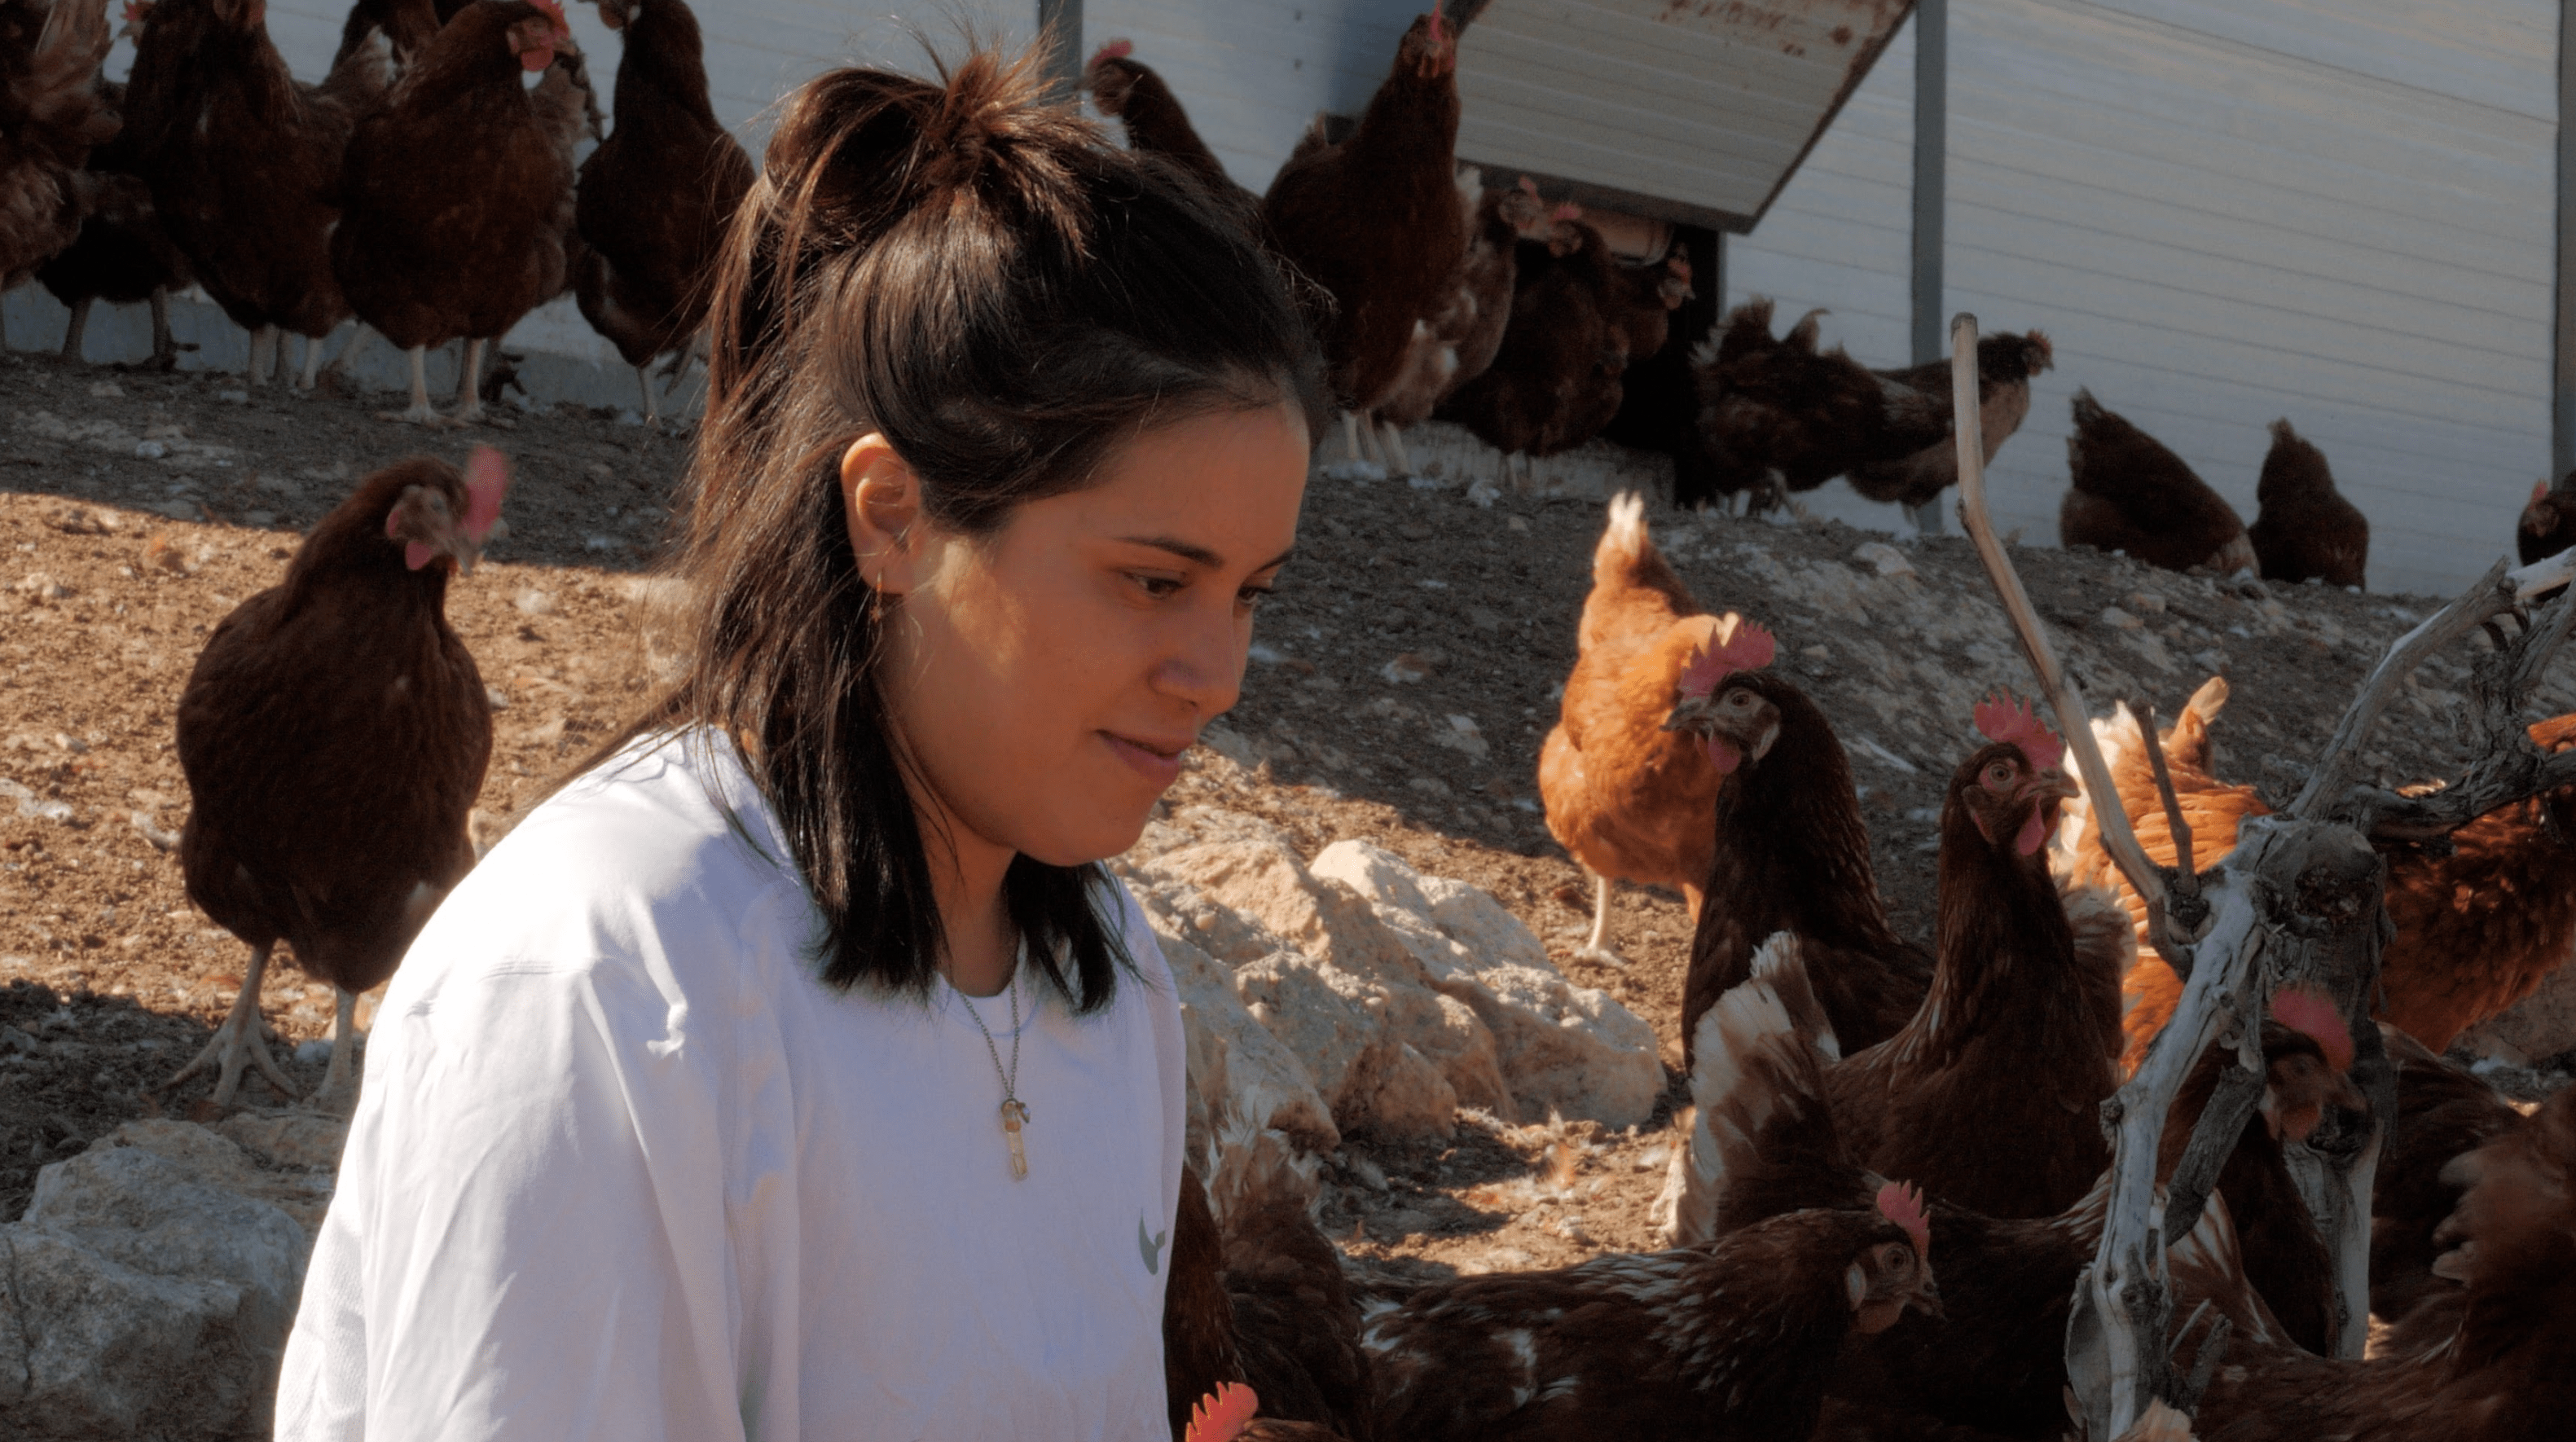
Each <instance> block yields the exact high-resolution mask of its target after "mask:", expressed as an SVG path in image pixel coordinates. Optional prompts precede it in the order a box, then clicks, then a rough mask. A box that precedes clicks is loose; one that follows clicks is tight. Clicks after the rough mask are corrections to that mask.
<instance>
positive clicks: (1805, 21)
mask: <svg viewBox="0 0 2576 1442" xmlns="http://www.w3.org/2000/svg"><path fill="white" fill-rule="evenodd" d="M1912 8H1913V6H1912V3H1911V0H1486V3H1484V4H1483V5H1481V6H1476V5H1472V4H1470V5H1454V6H1452V10H1453V11H1456V12H1463V13H1464V14H1466V16H1467V17H1468V18H1467V23H1466V24H1465V26H1464V27H1463V28H1462V30H1461V31H1460V35H1459V44H1458V93H1459V98H1460V100H1461V101H1462V106H1461V110H1462V116H1461V119H1460V121H1459V127H1458V154H1459V158H1460V159H1462V160H1468V161H1473V162H1475V163H1477V164H1480V165H1484V166H1486V167H1487V168H1488V169H1491V170H1495V171H1499V172H1507V173H1509V172H1518V173H1528V174H1534V175H1538V176H1541V177H1544V178H1547V179H1549V180H1552V181H1557V182H1562V183H1563V184H1562V185H1561V186H1559V187H1556V188H1562V189H1566V190H1568V191H1570V192H1572V193H1573V194H1574V195H1575V196H1576V198H1578V199H1579V198H1581V197H1582V195H1583V194H1585V193H1586V192H1591V193H1595V194H1599V195H1601V196H1603V197H1605V198H1606V197H1609V196H1612V195H1617V196H1620V197H1622V198H1625V199H1627V200H1628V201H1629V203H1630V205H1631V208H1640V207H1638V206H1636V204H1635V202H1636V201H1638V200H1643V201H1646V202H1649V203H1650V204H1649V205H1647V206H1645V207H1642V208H1645V209H1649V210H1653V211H1657V212H1660V213H1661V214H1662V216H1663V217H1664V218H1666V219H1672V220H1684V221H1691V222H1694V223H1699V224H1711V225H1717V226H1720V227H1722V228H1724V229H1729V230H1739V231H1740V230H1748V229H1750V228H1752V226H1753V224H1754V223H1755V222H1756V221H1758V220H1760V219H1761V217H1762V214H1763V212H1764V211H1765V210H1767V209H1768V208H1769V207H1770V204H1771V201H1772V199H1773V198H1774V197H1775V196H1777V195H1778V194H1779V193H1780V188H1781V186H1783V185H1784V184H1786V183H1787V182H1788V179H1789V177H1790V176H1791V175H1792V174H1794V173H1795V172H1796V171H1797V168H1798V163H1799V161H1801V160H1802V159H1804V158H1805V156H1806V154H1807V151H1808V150H1809V149H1810V148H1811V147H1812V146H1813V145H1814V144H1815V142H1816V138H1817V137H1818V136H1819V135H1821V134H1823V133H1824V130H1825V127H1826V126H1828V125H1830V124H1831V123H1832V122H1833V118H1834V115H1835V113H1836V112H1837V111H1839V110H1840V109H1841V108H1842V104H1843V101H1844V100H1846V99H1847V98H1849V97H1850V95H1851V93H1852V91H1853V90H1854V89H1855V88H1856V87H1858V86H1859V84H1860V82H1861V78H1862V77H1863V76H1865V75H1867V74H1868V73H1869V68H1870V66H1871V64H1872V63H1874V62H1875V61H1876V60H1877V59H1878V57H1879V54H1880V53H1881V52H1882V51H1883V50H1885V49H1886V47H1887V43H1888V41H1889V40H1890V39H1891V38H1893V37H1894V35H1895V34H1896V31H1897V28H1898V27H1899V26H1900V25H1902V24H1903V23H1904V20H1905V16H1906V13H1907V12H1908V11H1909V10H1911V9H1912Z"/></svg>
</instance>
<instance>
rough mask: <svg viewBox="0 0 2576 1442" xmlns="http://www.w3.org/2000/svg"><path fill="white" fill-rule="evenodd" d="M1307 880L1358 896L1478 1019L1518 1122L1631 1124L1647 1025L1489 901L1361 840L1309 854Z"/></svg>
mask: <svg viewBox="0 0 2576 1442" xmlns="http://www.w3.org/2000/svg"><path fill="white" fill-rule="evenodd" d="M1313 874H1314V876H1315V878H1316V879H1317V880H1319V881H1339V882H1342V883H1344V884H1346V885H1348V886H1350V887H1351V888H1352V889H1353V890H1354V891H1356V892H1357V893H1359V894H1360V895H1361V896H1363V897H1365V898H1367V899H1368V900H1369V901H1370V902H1371V904H1372V907H1373V909H1374V910H1375V911H1376V913H1377V917H1378V919H1379V920H1380V921H1381V922H1383V923H1385V925H1386V927H1387V929H1388V930H1389V931H1391V932H1393V933H1394V934H1395V936H1396V937H1397V938H1398V939H1399V940H1400V941H1401V942H1402V944H1403V945H1404V947H1405V948H1406V950H1407V951H1408V952H1410V953H1411V954H1412V956H1413V958H1414V960H1415V962H1416V963H1417V964H1418V965H1419V966H1420V967H1421V968H1422V973H1423V976H1424V978H1425V980H1426V981H1427V982H1428V983H1429V984H1430V986H1431V987H1432V988H1433V989H1434V990H1436V991H1439V992H1440V993H1441V994H1443V995H1445V996H1448V997H1450V998H1452V999H1454V1000H1456V1001H1458V1002H1460V1003H1462V1004H1464V1005H1465V1006H1466V1007H1467V1008H1468V1009H1469V1010H1471V1011H1473V1012H1474V1013H1475V1014H1476V1018H1477V1019H1478V1020H1479V1021H1482V1022H1483V1023H1484V1024H1485V1029H1486V1030H1487V1031H1488V1032H1489V1033H1491V1035H1492V1037H1493V1040H1494V1052H1495V1058H1496V1061H1497V1063H1498V1064H1499V1065H1500V1067H1501V1069H1502V1074H1503V1081H1504V1084H1505V1085H1506V1086H1507V1087H1508V1088H1510V1090H1511V1093H1512V1097H1513V1099H1514V1101H1515V1102H1516V1103H1517V1104H1518V1106H1519V1109H1520V1111H1521V1113H1522V1114H1523V1115H1528V1116H1543V1115H1545V1114H1547V1113H1548V1112H1549V1111H1551V1110H1552V1111H1555V1112H1557V1113H1558V1114H1560V1115H1562V1116H1565V1117H1567V1118H1569V1119H1589V1120H1593V1121H1598V1122H1601V1123H1604V1124H1606V1125H1609V1126H1614V1127H1625V1126H1634V1125H1636V1124H1638V1123H1640V1122H1643V1121H1644V1120H1645V1119H1646V1118H1647V1117H1648V1116H1650V1115H1651V1114H1652V1113H1653V1112H1654V1109H1655V1101H1656V1099H1657V1097H1659V1096H1660V1095H1661V1094H1662V1092H1663V1085H1664V1073H1663V1063H1662V1061H1661V1058H1660V1054H1659V1051H1658V1048H1657V1045H1656V1041H1655V1033H1654V1028H1653V1027H1651V1026H1649V1025H1647V1023H1646V1022H1645V1020H1644V1019H1643V1018H1641V1017H1639V1016H1637V1015H1636V1014H1635V1013H1634V1012H1631V1011H1629V1010H1628V1009H1627V1008H1626V1007H1624V1006H1621V1005H1620V1004H1619V1003H1618V1002H1617V1001H1615V1000H1612V999H1611V997H1610V996H1609V995H1608V994H1607V993H1605V992H1601V991H1598V990H1594V989H1592V988H1590V987H1578V986H1576V985H1574V984H1573V983H1571V982H1569V981H1567V980H1566V979H1565V975H1564V973H1562V972H1560V971H1558V970H1557V969H1556V964H1555V963H1554V962H1552V961H1550V960H1549V959H1548V955H1547V948H1546V947H1545V946H1544V945H1542V944H1541V943H1540V941H1539V939H1538V938H1537V937H1536V936H1534V935H1532V934H1531V932H1530V930H1529V928H1528V927H1526V926H1523V925H1522V924H1521V923H1520V920H1519V919H1518V918H1516V917H1514V916H1513V915H1512V914H1511V913H1510V912H1509V911H1507V910H1505V909H1504V908H1503V905H1502V903H1501V902H1498V901H1496V900H1495V899H1494V898H1493V897H1492V896H1491V895H1490V894H1488V893H1487V892H1485V891H1482V890H1480V889H1478V888H1476V887H1473V886H1469V885H1467V884H1466V883H1464V882H1459V881H1451V880H1447V879H1445V878H1441V877H1425V876H1423V875H1421V873H1419V872H1417V871H1415V870H1414V869H1413V868H1412V867H1411V866H1410V865H1408V864H1406V862H1405V861H1404V860H1403V858H1401V857H1398V856H1396V855H1395V854H1394V853H1392V852H1390V851H1387V850H1385V849H1384V848H1382V847H1379V846H1375V845H1372V844H1370V843H1368V842H1365V841H1338V842H1335V843H1334V844H1332V845H1331V846H1328V847H1326V848H1325V849H1324V851H1323V854H1321V855H1319V856H1317V857H1316V858H1315V864H1314V868H1313Z"/></svg>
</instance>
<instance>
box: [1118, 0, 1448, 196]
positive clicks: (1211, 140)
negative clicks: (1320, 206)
mask: <svg viewBox="0 0 2576 1442" xmlns="http://www.w3.org/2000/svg"><path fill="white" fill-rule="evenodd" d="M1427 8H1429V6H1428V0H1261V3H1256V4H1249V5H1228V4H1218V3H1214V0H1083V6H1082V29H1083V43H1082V53H1083V54H1084V55H1086V56H1087V55H1089V54H1090V53H1091V52H1092V51H1093V50H1094V49H1096V48H1098V47H1099V46H1100V45H1102V44H1103V43H1105V42H1107V41H1109V40H1113V39H1118V38H1121V37H1124V38H1126V39H1129V40H1132V41H1134V42H1135V43H1136V58H1137V59H1138V60H1140V61H1142V62H1144V63H1145V64H1147V65H1150V66H1152V67H1154V71H1155V73H1156V74H1158V75H1160V76H1162V77H1163V80H1164V82H1165V83H1167V84H1169V85H1170V86H1171V87H1172V93H1173V94H1174V95H1177V96H1179V97H1180V101H1181V105H1182V107H1183V108H1185V109H1186V110H1188V111H1189V114H1190V123H1191V124H1193V125H1195V126H1197V127H1198V131H1199V134H1200V136H1201V137H1202V138H1203V139H1205V140H1206V141H1207V143H1208V145H1209V147H1210V148H1211V149H1213V150H1215V151H1216V153H1217V158H1218V159H1219V160H1222V161H1224V162H1225V168H1226V173H1227V174H1229V175H1232V176H1233V177H1234V178H1235V180H1237V181H1238V182H1240V183H1241V184H1243V185H1246V186H1249V187H1250V188H1252V189H1253V190H1256V191H1260V190H1267V189H1269V188H1270V177H1271V176H1272V175H1274V174H1276V173H1277V172H1278V169H1279V165H1280V162H1282V161H1284V160H1286V159H1287V158H1288V152H1289V151H1290V150H1291V149H1293V148H1294V147H1295V146H1296V144H1297V138H1298V137H1299V136H1300V135H1303V134H1304V133H1305V130H1306V126H1307V124H1308V122H1310V121H1311V120H1313V119H1314V117H1315V113H1316V112H1317V111H1324V110H1329V111H1332V112H1334V113H1336V114H1341V115H1357V114H1358V113H1359V112H1360V111H1361V110H1363V109H1365V108H1367V106H1368V102H1369V96H1371V95H1372V94H1375V93H1376V91H1377V87H1378V82H1380V81H1382V80H1384V79H1386V74H1387V71H1388V69H1389V68H1391V67H1392V66H1393V65H1394V64H1395V45H1396V42H1397V41H1398V40H1400V39H1402V38H1403V36H1404V30H1405V27H1406V26H1408V25H1411V24H1412V23H1413V17H1414V16H1416V15H1419V14H1421V13H1422V12H1423V11H1424V10H1425V9H1427Z"/></svg>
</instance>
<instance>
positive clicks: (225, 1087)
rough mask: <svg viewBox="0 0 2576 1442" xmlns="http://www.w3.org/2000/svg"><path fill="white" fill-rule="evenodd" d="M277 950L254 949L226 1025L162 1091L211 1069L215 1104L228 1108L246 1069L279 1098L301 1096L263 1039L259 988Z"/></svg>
mask: <svg viewBox="0 0 2576 1442" xmlns="http://www.w3.org/2000/svg"><path fill="white" fill-rule="evenodd" d="M273 949H274V947H273V945H272V946H254V947H252V948H251V950H250V969H249V970H248V971H246V972H244V973H243V974H242V984H241V990H240V991H238V992H236V993H234V995H233V1009H232V1010H231V1011H230V1012H227V1013H226V1014H225V1016H224V1024H223V1025H221V1026H219V1027H216V1028H215V1034H214V1035H213V1036H211V1037H209V1038H207V1040H206V1046H205V1049H204V1050H203V1051H200V1052H198V1053H197V1056H196V1059H195V1060H194V1061H191V1062H189V1063H188V1064H187V1065H186V1066H183V1067H181V1068H179V1072H178V1075H176V1076H173V1077H172V1078H170V1079H169V1080H168V1081H166V1082H163V1083H162V1084H161V1090H163V1091H169V1090H171V1089H172V1088H174V1087H176V1086H178V1085H179V1083H181V1082H183V1081H186V1080H187V1079H188V1078H190V1077H192V1076H195V1075H196V1074H197V1073H199V1072H201V1071H204V1070H206V1069H207V1068H208V1067H210V1066H211V1067H213V1068H214V1069H215V1072H216V1075H215V1094H214V1096H213V1098H212V1100H213V1102H214V1104H215V1105H216V1106H218V1107H228V1106H231V1105H232V1101H233V1093H234V1092H235V1091H238V1090H239V1089H240V1088H241V1080H242V1069H243V1068H244V1067H245V1066H248V1067H255V1068H257V1069H258V1071H259V1074H260V1075H261V1076H263V1077H266V1078H267V1079H268V1084H269V1085H270V1086H273V1087H275V1088H277V1090H278V1093H279V1095H281V1096H290V1097H291V1096H295V1095H296V1094H297V1093H296V1090H295V1083H293V1082H291V1081H288V1080H287V1079H286V1073H285V1072H284V1071H282V1070H280V1069H279V1068H278V1065H277V1059H276V1058H275V1057H272V1056H270V1055H269V1054H268V1043H267V1042H266V1041H264V1040H263V1039H262V1038H261V1036H260V1016H259V984H260V980H261V978H262V977H264V976H265V975H266V974H267V972H268V955H269V952H270V951H272V950H273ZM337 1059H338V1058H337V1057H336V1056H335V1057H334V1058H333V1060H334V1061H336V1060H337Z"/></svg>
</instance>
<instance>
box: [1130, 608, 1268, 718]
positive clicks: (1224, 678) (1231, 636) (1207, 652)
mask: <svg viewBox="0 0 2576 1442" xmlns="http://www.w3.org/2000/svg"><path fill="white" fill-rule="evenodd" d="M1176 639H1177V644H1176V645H1175V646H1174V648H1173V649H1172V651H1171V652H1170V654H1168V655H1166V656H1164V658H1163V659H1162V660H1161V661H1160V662H1159V663H1157V664H1156V665H1155V667H1154V671H1153V686H1154V689H1155V690H1157V691H1159V692H1161V693H1162V694H1164V695H1166V696H1170V697H1173V698H1174V699H1176V700H1183V701H1187V702H1188V703H1189V704H1190V709H1191V710H1192V711H1193V712H1194V713H1195V714H1196V716H1197V718H1198V719H1199V720H1200V721H1205V720H1207V719H1208V718H1209V717H1211V716H1215V715H1217V714H1219V713H1220V712H1224V711H1230V710H1233V709H1234V703H1235V702H1236V701H1237V700H1238V699H1240V698H1241V696H1242V695H1243V663H1244V653H1245V651H1246V649H1247V647H1248V644H1249V638H1248V637H1247V636H1246V635H1245V634H1244V631H1243V628H1242V627H1241V626H1239V625H1237V624H1236V623H1235V621H1234V619H1233V618H1232V617H1230V616H1229V617H1225V618H1223V619H1221V620H1219V619H1208V620H1194V621H1193V622H1192V623H1191V624H1190V626H1189V628H1188V629H1187V631H1185V632H1184V633H1183V634H1182V635H1181V636H1180V637H1178V638H1176Z"/></svg>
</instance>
